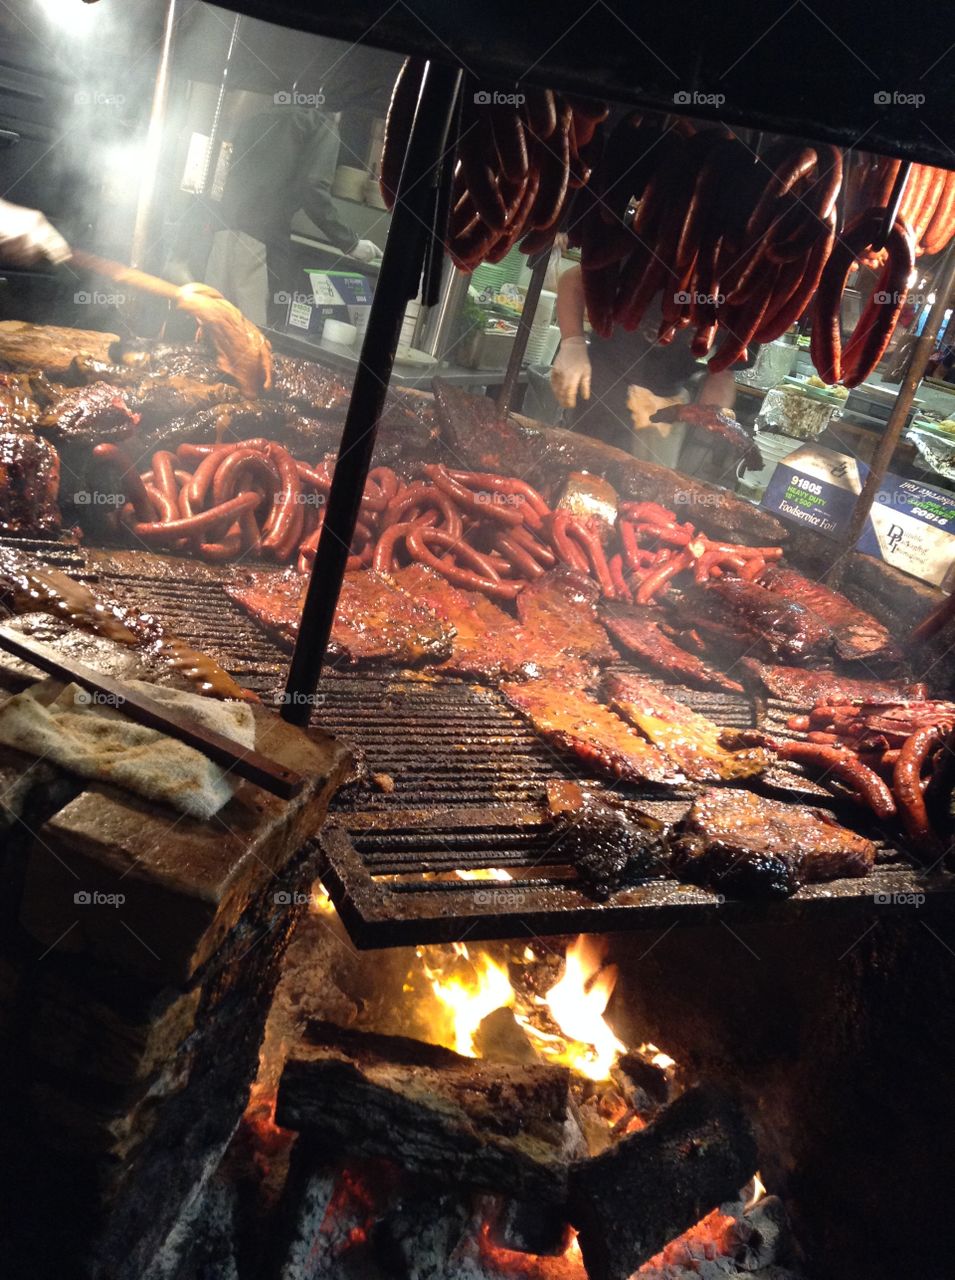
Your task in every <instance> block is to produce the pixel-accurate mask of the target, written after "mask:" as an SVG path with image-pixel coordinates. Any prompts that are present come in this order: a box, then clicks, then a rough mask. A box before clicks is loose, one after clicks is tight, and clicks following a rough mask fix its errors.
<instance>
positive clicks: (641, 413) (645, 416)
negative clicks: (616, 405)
mask: <svg viewBox="0 0 955 1280" xmlns="http://www.w3.org/2000/svg"><path fill="white" fill-rule="evenodd" d="M685 403H686V396H685V395H684V394H683V393H682V392H681V393H680V394H679V395H676V396H657V395H654V394H653V392H652V391H649V390H648V389H647V388H646V387H641V386H638V385H637V384H636V383H631V385H630V386H629V387H627V408H628V409H629V410H630V420H631V422H632V423H633V428H634V430H635V431H644V430H646V429H647V428H649V427H654V428H656V430H657V431H659V432H660V435H661V436H663V438H664V439H666V437H667V436H668V435H669V434H670V429H671V427H672V426H673V423H672V422H651V421H650V418H651V417H652V415H653V414H655V413H657V412H658V411H659V410H660V409H666V408H668V407H669V406H670V405H671V404H685Z"/></svg>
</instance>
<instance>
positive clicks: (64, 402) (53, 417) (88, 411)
mask: <svg viewBox="0 0 955 1280" xmlns="http://www.w3.org/2000/svg"><path fill="white" fill-rule="evenodd" d="M138 421H139V419H138V418H137V417H136V415H135V414H134V413H133V412H132V410H131V409H130V408H129V405H128V404H127V403H126V400H125V399H124V397H123V394H122V393H121V392H119V391H117V389H116V388H115V387H111V386H110V385H109V383H107V382H93V383H91V384H90V385H89V386H87V387H73V388H71V389H70V390H68V391H65V392H64V393H63V395H62V396H60V397H59V399H58V400H56V401H55V402H54V403H53V404H51V405H50V407H49V408H48V409H47V410H46V411H45V412H44V413H43V414H42V416H41V417H40V418H39V420H38V421H37V431H39V432H40V433H41V434H42V435H44V436H45V437H46V438H47V439H48V440H52V442H53V443H54V444H55V445H57V446H61V445H67V444H73V443H77V444H78V443H84V444H85V443H89V444H91V445H92V444H99V443H100V442H101V441H109V440H124V439H126V437H127V436H130V435H132V433H133V431H134V430H135V429H136V425H137V423H138Z"/></svg>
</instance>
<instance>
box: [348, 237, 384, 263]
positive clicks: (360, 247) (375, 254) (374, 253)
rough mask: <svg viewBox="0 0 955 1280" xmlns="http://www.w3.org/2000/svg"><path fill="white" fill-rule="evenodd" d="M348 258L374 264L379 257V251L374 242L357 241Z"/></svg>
mask: <svg viewBox="0 0 955 1280" xmlns="http://www.w3.org/2000/svg"><path fill="white" fill-rule="evenodd" d="M349 257H351V258H357V259H358V261H359V262H374V260H375V259H376V258H380V257H381V250H380V249H379V248H378V246H377V245H376V244H375V242H374V240H359V241H358V243H357V244H356V245H355V247H354V249H352V251H351V253H350V254H349Z"/></svg>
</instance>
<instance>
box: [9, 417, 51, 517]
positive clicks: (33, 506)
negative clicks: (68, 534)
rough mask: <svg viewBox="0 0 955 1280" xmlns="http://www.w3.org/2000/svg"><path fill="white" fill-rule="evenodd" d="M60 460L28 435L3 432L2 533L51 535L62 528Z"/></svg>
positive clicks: (48, 446) (26, 433)
mask: <svg viewBox="0 0 955 1280" xmlns="http://www.w3.org/2000/svg"><path fill="white" fill-rule="evenodd" d="M59 489H60V459H59V455H58V454H57V452H56V450H55V449H54V448H53V446H52V445H51V444H50V443H49V442H48V441H46V440H41V439H40V438H39V437H38V436H35V435H32V434H31V433H30V432H28V431H0V533H8V534H18V535H21V536H22V535H25V534H26V535H32V534H40V535H42V534H46V533H52V532H54V531H55V530H57V529H59V527H60V508H59V506H58V505H57V495H58V493H59Z"/></svg>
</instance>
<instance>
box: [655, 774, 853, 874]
mask: <svg viewBox="0 0 955 1280" xmlns="http://www.w3.org/2000/svg"><path fill="white" fill-rule="evenodd" d="M669 846H670V855H671V858H670V861H671V866H672V868H673V871H674V872H675V873H676V874H677V875H678V876H681V877H682V878H684V879H686V880H690V881H692V882H694V883H696V884H706V885H710V886H711V887H712V888H714V889H720V890H726V891H727V892H729V893H733V894H739V895H740V896H754V897H770V898H777V897H786V896H787V895H788V894H790V893H793V892H795V890H796V889H798V888H799V886H800V885H801V884H811V883H816V882H819V881H823V880H836V879H838V878H839V877H841V876H864V875H867V874H868V872H869V871H871V870H872V867H873V865H874V863H875V846H874V845H873V843H872V841H871V840H866V839H865V838H864V837H863V836H859V835H856V834H855V832H853V831H848V830H847V829H846V828H845V827H842V826H840V825H839V824H838V823H837V822H835V821H834V820H833V819H832V818H831V817H830V816H829V814H827V813H826V812H824V811H823V810H821V809H811V808H809V807H807V806H806V805H792V804H783V803H782V802H780V801H778V800H765V799H763V798H762V797H760V796H756V795H753V794H752V793H751V792H749V791H739V790H736V789H722V788H721V789H712V790H710V791H707V792H705V793H704V794H703V795H702V796H700V797H699V799H698V800H696V801H695V802H694V803H693V805H692V807H691V808H690V810H689V812H688V813H687V814H686V815H685V816H684V817H683V818H682V819H681V820H680V822H679V823H677V825H676V826H675V827H674V828H673V829H672V831H671V833H670V839H669Z"/></svg>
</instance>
